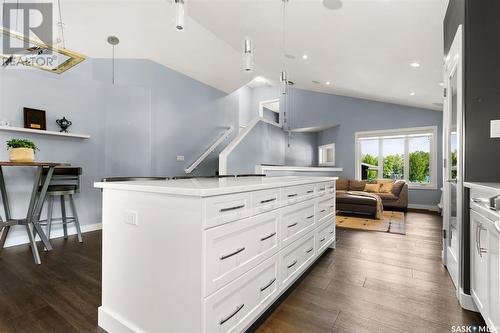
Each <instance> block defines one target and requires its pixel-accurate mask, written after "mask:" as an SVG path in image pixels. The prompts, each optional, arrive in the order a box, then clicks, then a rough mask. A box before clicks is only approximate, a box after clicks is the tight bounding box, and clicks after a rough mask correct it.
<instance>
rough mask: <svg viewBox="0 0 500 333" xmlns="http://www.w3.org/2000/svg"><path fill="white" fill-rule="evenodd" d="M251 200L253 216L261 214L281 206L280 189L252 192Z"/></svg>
mask: <svg viewBox="0 0 500 333" xmlns="http://www.w3.org/2000/svg"><path fill="white" fill-rule="evenodd" d="M251 199H252V211H253V212H252V213H253V214H260V213H263V212H267V211H270V210H273V209H276V208H279V207H280V206H281V200H280V199H281V197H280V189H279V188H272V189H270V190H264V191H256V192H252V194H251Z"/></svg>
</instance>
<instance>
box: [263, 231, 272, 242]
mask: <svg viewBox="0 0 500 333" xmlns="http://www.w3.org/2000/svg"><path fill="white" fill-rule="evenodd" d="M274 235H276V233H275V232H273V233H272V234H269V235H268V236H266V237H262V238H261V239H260V241H261V242H263V241H265V240H266V239H269V238H271V237H273V236H274Z"/></svg>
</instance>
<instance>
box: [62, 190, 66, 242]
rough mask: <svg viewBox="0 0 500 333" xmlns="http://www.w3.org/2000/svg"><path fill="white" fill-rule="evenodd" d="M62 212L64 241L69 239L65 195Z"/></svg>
mask: <svg viewBox="0 0 500 333" xmlns="http://www.w3.org/2000/svg"><path fill="white" fill-rule="evenodd" d="M61 212H62V222H63V230H64V239H68V220H67V219H66V203H65V202H64V195H61Z"/></svg>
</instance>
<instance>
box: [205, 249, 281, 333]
mask: <svg viewBox="0 0 500 333" xmlns="http://www.w3.org/2000/svg"><path fill="white" fill-rule="evenodd" d="M277 295H278V261H277V256H273V257H271V258H270V259H268V260H266V261H264V262H263V263H261V264H260V265H258V266H257V267H255V268H254V269H252V270H250V271H249V272H247V273H245V274H244V275H243V276H241V277H240V278H238V279H237V280H235V281H233V282H232V283H231V284H229V285H227V286H226V287H224V288H223V289H221V290H219V291H218V292H216V293H215V294H214V295H212V296H210V297H208V298H207V299H206V300H205V330H204V331H205V332H217V333H222V332H224V333H225V332H242V331H244V329H245V328H246V327H247V326H248V325H249V324H251V323H252V321H254V320H255V317H256V315H258V314H259V313H260V312H261V311H262V310H264V309H265V308H266V307H267V306H268V305H270V304H271V303H272V302H273V301H274V300H275V298H276V297H277Z"/></svg>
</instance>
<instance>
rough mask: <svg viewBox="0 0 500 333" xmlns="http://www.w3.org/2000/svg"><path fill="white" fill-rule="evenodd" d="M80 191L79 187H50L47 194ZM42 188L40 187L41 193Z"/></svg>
mask: <svg viewBox="0 0 500 333" xmlns="http://www.w3.org/2000/svg"><path fill="white" fill-rule="evenodd" d="M77 189H78V186H77V185H49V187H48V188H47V192H65V191H76V190H77ZM41 190H42V187H41V186H40V191H41Z"/></svg>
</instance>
